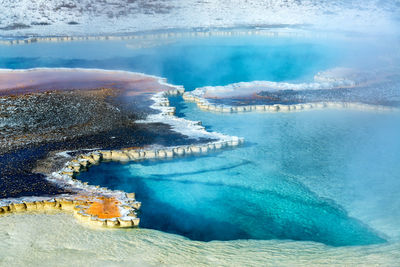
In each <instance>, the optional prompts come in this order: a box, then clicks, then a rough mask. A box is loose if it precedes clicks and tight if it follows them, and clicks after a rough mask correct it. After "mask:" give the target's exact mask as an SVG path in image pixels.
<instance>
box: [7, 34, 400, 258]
mask: <svg viewBox="0 0 400 267" xmlns="http://www.w3.org/2000/svg"><path fill="white" fill-rule="evenodd" d="M363 49H364V50H363V51H360V50H362V49H359V48H356V47H355V46H352V45H348V43H346V42H342V41H338V42H332V40H327V39H308V38H304V39H302V38H276V39H271V38H261V37H254V36H253V37H243V38H208V39H201V38H200V39H183V40H174V42H168V43H165V44H162V45H158V46H153V45H150V46H149V47H148V48H141V49H136V48H135V46H132V44H130V43H129V42H124V41H108V42H107V41H104V42H99V41H96V42H72V43H35V44H31V45H29V46H0V67H1V68H14V69H18V68H33V67H52V68H53V67H83V68H104V69H123V70H129V71H137V72H144V73H147V74H154V75H157V76H161V77H166V78H168V81H169V82H170V83H173V84H182V85H183V86H184V87H185V89H186V90H192V89H194V88H196V87H199V86H206V85H225V84H229V83H233V82H240V81H254V80H270V81H291V82H299V81H310V80H311V79H312V77H313V76H314V75H315V74H316V73H317V72H318V71H322V70H325V69H329V68H332V67H336V66H342V65H343V64H344V65H346V66H352V64H353V63H354V62H357V64H364V63H368V62H369V61H370V60H371V59H369V58H363V57H362V56H360V55H365V54H366V52H368V51H370V50H369V49H371V48H365V47H364V48H363ZM372 50H373V49H372ZM354 58H357V60H355V61H352V59H354ZM344 59H346V60H347V62H346V60H344ZM170 102H171V104H172V105H174V106H176V108H177V115H178V116H181V117H185V118H187V119H190V120H200V121H202V123H203V125H204V126H206V128H207V129H209V130H212V131H218V132H221V133H224V134H229V135H236V136H240V137H244V138H245V140H246V142H245V144H244V145H243V146H241V147H238V148H235V149H231V150H223V151H220V152H215V153H211V154H208V155H203V156H196V157H183V158H176V159H172V160H164V161H142V162H134V163H129V164H120V163H103V164H101V165H99V166H94V167H92V168H90V170H89V172H86V173H82V174H81V175H79V177H78V178H79V179H80V180H82V181H86V182H88V183H90V184H95V185H100V186H106V187H109V188H111V189H119V190H124V191H127V192H136V195H137V199H138V200H139V201H141V202H142V208H141V213H140V218H141V224H140V226H141V228H143V229H140V230H138V231H135V230H133V231H126V232H125V231H120V232H118V231H111V232H109V233H105V232H101V231H98V232H96V230H89V229H81V228H76V227H75V226H74V227H72V226H71V229H69V228H68V227H67V229H69V230H66V231H65V232H63V230H60V231H61V232H63V233H62V235H63V236H64V239H65V240H69V239H71V238H72V239H71V240H74V243H76V244H80V243H82V248H83V247H85V246H86V245H87V244H88V243H91V241H92V240H94V243H95V244H99V253H100V251H108V249H109V247H107V246H108V245H107V244H108V243H107V242H112V244H114V243H119V244H124V247H123V248H122V249H121V250H115V251H116V252H115V254H116V255H118V257H117V258H118V259H120V258H121V259H127V258H129V257H128V255H130V253H131V251H130V248H131V247H132V246H133V247H135V249H138V251H142V250H143V251H144V250H146V251H147V250H154V251H155V254H154V255H149V257H151V256H154V257H155V258H159V257H160V256H157V255H158V254H157V253H160V255H172V256H171V257H166V258H165V259H166V262H170V263H171V262H172V263H176V261H174V260H176V259H178V258H179V257H183V258H186V257H188V255H189V256H190V255H192V256H193V255H197V256H199V255H200V254H198V253H197V252H193V251H194V250H195V249H199V250H201V251H203V249H205V250H207V249H209V248H211V249H213V248H215V251H217V250H218V249H220V251H224V253H225V252H226V253H228V254H227V255H231V254H232V255H236V256H238V257H239V256H240V255H242V256H243V257H244V258H243V259H245V258H246V257H247V256H246V255H249V254H248V253H249V252H250V251H253V252H254V251H259V252H260V254H259V256H260V255H263V256H262V257H261V256H260V257H261V258H260V257H258V256H257V257H258V258H257V257H255V258H254V260H255V261H258V262H259V263H260V262H261V261H262V260H264V259H266V258H268V257H270V258H271V256H272V258H273V257H275V256H274V255H275V254H274V253H273V252H271V251H274V250H275V249H276V250H277V251H280V252H279V253H281V252H282V251H285V253H287V254H285V255H286V256H288V255H289V256H288V258H285V257H286V256H284V257H283V258H284V259H283V260H288V259H289V258H290V257H292V255H293V253H294V254H296V253H297V254H296V255H298V256H299V255H303V254H302V253H303V252H304V253H306V254H307V253H308V254H307V255H312V254H319V253H321V255H330V254H331V253H333V254H335V255H336V254H337V253H339V254H337V255H336V256H337V257H336V256H332V255H330V256H332V257H333V258H335V259H340V258H341V256H342V255H344V254H346V253H347V252H348V253H349V254H348V255H347V254H346V255H347V256H346V257H348V258H347V259H348V260H349V259H350V261H347V262H352V257H358V256H360V255H365V254H364V253H367V254H368V255H370V254H371V255H373V254H374V253H375V251H378V252H379V253H378V252H377V253H378V254H379V255H381V256H382V255H384V256H382V257H387V258H388V259H389V261H390V262H393V261H391V260H393V259H394V261H395V259H396V257H397V256H398V254H396V253H394V251H398V244H399V242H400V230H399V221H400V208H399V207H400V200H399V198H398V196H397V195H398V191H399V190H400V153H399V152H398V151H400V138H398V136H400V116H399V115H398V114H394V113H373V112H361V111H350V110H315V111H307V112H298V113H286V114H285V113H276V114H266V113H265V114H261V113H243V114H216V113H209V112H203V111H200V110H199V109H197V107H196V106H195V104H192V103H185V102H183V101H182V99H181V98H179V97H177V98H171V99H170ZM43 216H44V215H41V216H37V217H35V218H34V219H32V220H38V221H42V222H45V223H44V224H43V225H47V226H43V227H50V226H48V225H53V223H54V225H57V223H59V221H63V220H64V219H58V217H54V219H51V220H49V221H47V220H46V219H44V217H43ZM42 217H43V218H42ZM12 218H13V217H9V219H7V220H12ZM20 218H22V217H18V216H17V217H16V218H15V220H16V221H18V220H19V219H20ZM7 220H5V221H0V223H4V224H6V226H7V225H8V226H10V225H11V222H10V221H7ZM21 220H22V219H21ZM29 220H30V219H29ZM21 223H23V222H22V221H21V222H20V224H21ZM54 225H53V226H54ZM6 226H5V227H6ZM40 227H41V226H40V225H36V226H35V227H34V229H36V230H34V231H36V232H38V233H40V231H41V229H40ZM57 229H58V228H57ZM74 229H75V230H74ZM76 229H79V231H81V232H82V233H85V236H84V238H83V239H84V240H81V241H77V240H76V238H77V235H78V234H77V230H76ZM154 230H159V231H154ZM57 231H58V230H57ZM67 231H70V232H67ZM36 232H35V233H36ZM171 234H172V235H171ZM15 235H18V233H17V232H16V233H15ZM33 235H34V233H33V234H32V235H28V237H32V238H33ZM39 235H40V234H39ZM28 237H26V238H28ZM24 238H25V237H24ZM34 239H35V238H33V240H34ZM244 239H245V240H247V241H245V240H244ZM107 240H108V241H107ZM292 240H296V241H301V242H293V241H292ZM114 241H115V242H114ZM197 241H212V242H208V243H204V242H197ZM219 241H225V242H219ZM303 241H311V242H303ZM10 242H11V241H10ZM29 242H31V241H29ZM32 242H33V241H32ZM243 242H245V243H243ZM11 243H12V244H14V243H13V242H11ZM11 243H10V244H11ZM43 244H44V243H43ZM43 244H42V245H43ZM67 244H68V243H67ZM110 244H111V243H110ZM14 245H15V244H14ZM17 245H18V244H16V246H17ZM59 245H60V244H59ZM282 246H283V247H284V248H283V247H282ZM342 246H352V249H349V250H347V248H338V247H342ZM17 247H18V246H17ZM304 247H307V249H303V248H304ZM332 247H336V248H332ZM140 249H142V250H140ZM159 249H160V251H161V252H160V251H159ZM333 249H338V250H333ZM344 249H345V250H346V252H345V251H344ZM94 250H95V249H94ZM180 250H182V252H180ZM292 250H293V251H295V252H293V251H292ZM65 251H69V250H68V247H65V248H63V253H64V252H65ZM156 251H157V252H156ZM240 251H242V252H243V254H241V252H240ZM264 252H266V253H267V255H265V253H264ZM69 253H70V256H71V259H72V258H74V257H75V255H77V254H79V252H76V253H75V252H73V251H69ZM124 253H125V254H124ZM180 253H181V254H182V253H184V256H182V255H183V254H182V255H181V254H180ZM207 253H211V252H207ZM207 253H206V255H210V254H207ZM246 253H247V254H246ZM279 253H278V254H279ZM282 253H283V252H282ZM352 253H353V254H352ZM67 254H68V253H67ZM211 254H212V253H211ZM178 255H180V256H179V257H178ZM254 255H256V254H254ZM257 255H258V254H257ZM282 255H283V254H282ZM304 255H305V254H304ZM338 255H339V256H338ZM352 255H353V256H352ZM354 255H358V256H354ZM392 255H394V256H392ZM396 255H397V256H396ZM175 256H176V257H178V258H175ZM192 256H190V258H191V257H192ZM225 256H226V255H225ZM225 256H224V257H225ZM146 257H147V256H146ZM162 257H164V256H162ZM199 257H200V256H199ZM215 257H217V256H215ZM240 257H241V256H240ZM299 257H300V256H299ZM311 257H314V256H311ZM139 258H140V260H142V259H143V258H141V257H139ZM171 260H172V261H171ZM204 260H205V259H203V258H201V259H199V262H200V261H204ZM208 260H209V259H208V258H207V262H208ZM260 260H261V261H260ZM291 260H292V261H291V262H295V261H293V258H291ZM93 261H94V262H95V261H97V257H94V256H93ZM143 261H144V262H148V261H147V260H146V259H144V260H143ZM149 261H150V260H149ZM135 262H138V263H139V264H140V263H142V262H141V261H135ZM152 262H153V261H152ZM182 262H184V260H183V261H182ZM237 262H240V260H239V259H238V261H237ZM153 263H154V262H153Z"/></svg>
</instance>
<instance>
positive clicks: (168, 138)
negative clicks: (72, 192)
mask: <svg viewBox="0 0 400 267" xmlns="http://www.w3.org/2000/svg"><path fill="white" fill-rule="evenodd" d="M111 92H112V91H110V90H108V89H97V90H88V91H84V90H79V91H52V92H45V93H36V94H28V95H20V96H4V97H1V98H0V198H7V197H20V196H38V195H55V194H59V193H64V192H65V191H64V189H62V188H59V187H57V186H56V185H54V184H52V183H50V182H48V181H47V180H46V179H45V178H44V175H43V174H39V173H34V172H33V169H35V167H36V165H37V162H38V160H40V159H44V158H46V157H47V155H48V154H49V153H50V152H53V151H64V150H80V149H95V148H102V149H119V148H124V147H141V146H145V145H150V144H160V145H166V146H168V145H179V144H189V143H193V142H199V140H191V139H189V138H187V137H186V136H183V135H181V134H178V133H176V132H173V131H171V130H170V127H169V126H168V125H165V124H160V123H158V124H154V123H153V124H137V123H135V122H134V121H135V120H137V119H143V118H145V116H146V114H148V113H150V112H154V110H151V109H149V108H148V105H149V104H150V103H151V101H150V100H149V99H148V98H147V97H146V95H141V96H135V97H129V98H126V97H123V98H121V97H119V95H118V94H115V93H111ZM114 92H115V91H114ZM200 142H201V140H200Z"/></svg>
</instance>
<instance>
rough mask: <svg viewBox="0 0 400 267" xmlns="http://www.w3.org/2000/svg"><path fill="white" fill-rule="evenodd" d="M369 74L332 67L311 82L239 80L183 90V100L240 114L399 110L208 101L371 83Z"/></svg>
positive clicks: (357, 105) (352, 105)
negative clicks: (329, 110)
mask: <svg viewBox="0 0 400 267" xmlns="http://www.w3.org/2000/svg"><path fill="white" fill-rule="evenodd" d="M371 76H374V78H376V77H375V76H376V73H369V72H361V71H357V70H354V69H349V68H333V69H330V70H327V71H323V72H319V73H318V74H316V75H315V76H314V82H311V83H287V82H272V81H253V82H239V83H233V84H228V85H225V86H205V87H200V88H196V89H195V90H194V91H191V92H185V93H184V94H183V99H184V100H185V101H189V102H195V103H196V104H197V106H198V107H199V108H200V109H201V110H205V111H212V112H222V113H238V112H239V113H240V112H250V111H257V112H293V111H305V110H310V109H322V108H334V109H338V108H347V109H356V110H364V111H400V109H399V108H398V107H391V106H384V105H375V104H366V103H359V102H342V101H323V102H308V103H297V104H264V105H262V104H259V105H243V106H239V105H226V104H215V103H211V102H210V101H209V99H213V98H216V99H229V98H232V97H243V98H248V97H252V96H253V94H257V93H258V92H275V91H281V90H294V91H298V90H310V91H311V90H327V91H329V90H330V89H337V88H355V87H358V86H361V85H365V84H369V83H371V81H372V79H371Z"/></svg>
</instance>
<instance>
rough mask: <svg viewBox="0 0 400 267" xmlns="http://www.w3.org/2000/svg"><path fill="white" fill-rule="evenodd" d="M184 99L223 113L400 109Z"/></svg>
mask: <svg viewBox="0 0 400 267" xmlns="http://www.w3.org/2000/svg"><path fill="white" fill-rule="evenodd" d="M183 99H184V100H185V101H188V102H195V103H196V104H197V106H198V107H199V108H200V109H201V110H204V111H212V112H221V113H241V112H251V111H257V112H270V113H274V112H298V111H306V110H311V109H324V108H331V109H343V108H344V109H355V110H363V111H400V110H399V108H397V107H390V106H383V105H373V104H365V103H357V102H310V103H299V104H272V105H247V106H230V105H217V104H213V103H210V102H209V101H208V100H207V99H205V98H201V97H198V96H195V95H193V94H191V93H190V92H186V93H184V94H183Z"/></svg>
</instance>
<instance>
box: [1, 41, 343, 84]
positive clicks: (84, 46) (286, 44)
mask: <svg viewBox="0 0 400 267" xmlns="http://www.w3.org/2000/svg"><path fill="white" fill-rule="evenodd" d="M134 44H136V43H135V42H129V41H108V42H107V41H103V42H100V41H97V42H71V43H34V44H31V45H29V46H25V45H21V46H0V68H12V69H19V68H34V67H72V68H75V67H82V68H102V69H118V70H129V71H137V72H144V73H146V74H153V75H157V76H160V77H166V78H168V81H169V82H171V83H173V84H179V85H184V86H185V88H186V89H187V90H191V89H194V88H196V87H200V86H206V85H224V84H228V83H232V82H241V81H254V80H272V81H290V80H299V79H300V80H304V79H306V80H310V79H312V77H313V75H314V74H315V73H317V72H318V71H320V70H324V69H326V68H329V67H331V66H333V65H334V64H335V61H334V59H335V58H337V56H335V55H336V54H337V53H338V52H337V50H335V47H334V46H333V45H332V44H330V43H329V42H322V41H316V40H314V41H312V40H307V39H285V38H281V39H279V38H277V39H270V38H260V37H242V38H240V39H237V38H209V39H194V40H193V39H189V40H186V39H182V40H176V41H174V42H172V43H166V44H164V45H162V46H155V47H149V48H144V49H133V48H131V47H132V46H133V45H134ZM336 48H337V47H336ZM340 49H342V48H340ZM216 70H218V75H216V73H215V71H216Z"/></svg>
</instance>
